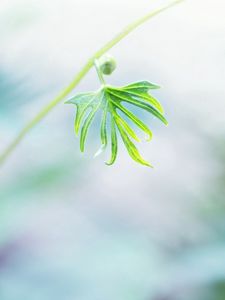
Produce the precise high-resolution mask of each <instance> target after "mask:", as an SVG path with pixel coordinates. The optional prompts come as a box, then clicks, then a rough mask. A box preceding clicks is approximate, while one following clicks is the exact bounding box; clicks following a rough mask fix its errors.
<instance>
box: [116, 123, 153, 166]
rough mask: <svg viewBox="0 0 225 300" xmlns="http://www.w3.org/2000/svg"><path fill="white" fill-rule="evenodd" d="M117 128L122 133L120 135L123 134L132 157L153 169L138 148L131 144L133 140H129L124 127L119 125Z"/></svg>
mask: <svg viewBox="0 0 225 300" xmlns="http://www.w3.org/2000/svg"><path fill="white" fill-rule="evenodd" d="M117 127H118V129H119V131H120V134H121V137H122V139H123V142H124V144H125V146H126V148H127V151H128V153H129V154H130V156H131V157H132V158H133V160H134V161H136V162H138V163H140V164H142V165H145V166H148V167H152V166H151V165H150V164H149V163H148V162H147V161H145V160H144V159H143V158H142V157H141V155H140V154H139V152H138V150H137V148H136V147H135V145H134V144H133V143H132V142H131V140H130V139H129V137H128V135H127V133H126V131H125V130H124V129H123V127H122V126H121V125H120V124H119V123H117Z"/></svg>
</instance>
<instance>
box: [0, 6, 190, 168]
mask: <svg viewBox="0 0 225 300" xmlns="http://www.w3.org/2000/svg"><path fill="white" fill-rule="evenodd" d="M182 1H184V0H176V1H173V2H172V3H170V4H168V5H166V6H163V7H161V8H159V9H157V10H155V11H153V12H150V13H148V14H147V15H145V16H144V17H142V18H140V19H138V20H137V21H135V22H133V23H132V24H130V25H129V26H127V27H126V28H124V30H122V31H121V32H120V33H119V34H118V35H116V36H115V37H114V38H113V39H112V40H110V41H109V42H108V43H107V44H105V45H104V46H103V47H102V48H101V49H99V50H98V51H97V52H96V53H95V54H94V55H93V56H92V57H91V58H90V59H89V60H88V61H87V63H86V64H85V65H84V66H83V68H82V69H81V70H80V72H78V74H77V75H76V76H75V78H74V80H73V81H72V82H71V83H70V84H69V85H68V86H67V87H66V88H65V89H64V90H63V91H62V92H61V93H60V94H59V95H58V96H57V97H56V98H54V99H53V100H52V101H51V102H50V103H49V104H48V105H47V106H45V107H44V108H43V109H42V110H41V111H40V112H39V113H38V114H37V115H36V116H35V117H34V119H32V120H31V121H30V122H29V123H28V124H27V125H26V126H25V127H24V128H23V129H22V130H21V131H20V133H19V134H18V135H17V137H16V138H15V139H14V141H13V142H12V143H11V144H10V145H9V146H8V147H7V148H6V149H5V151H4V152H3V153H2V154H1V155H0V165H1V164H2V163H3V162H4V161H5V160H6V159H7V158H8V156H9V155H10V154H11V153H12V152H13V150H14V149H15V148H16V147H17V145H18V144H19V143H20V142H21V141H22V140H23V139H24V137H25V136H26V135H27V133H28V132H29V131H30V130H31V129H32V128H33V127H34V126H35V125H36V124H38V123H39V122H40V121H41V120H42V119H43V118H44V117H45V116H46V115H47V114H48V113H49V112H50V111H51V110H52V109H53V108H54V107H55V106H56V105H57V104H58V103H59V102H61V101H62V100H63V99H64V98H65V97H66V96H67V95H69V94H70V92H71V91H72V90H73V89H74V88H75V87H76V86H77V85H78V84H79V82H80V81H81V80H82V79H83V77H85V75H86V74H87V73H88V72H89V70H90V69H91V68H92V67H93V65H94V62H95V60H96V59H98V58H100V57H101V56H102V55H103V54H105V53H106V52H108V50H110V49H111V48H112V47H114V46H115V45H116V44H118V43H119V42H120V41H121V40H122V39H123V38H125V37H126V36H127V35H128V34H129V33H131V32H132V31H133V30H135V29H136V28H137V27H139V26H140V25H142V24H143V23H145V22H146V21H148V20H149V19H151V18H153V17H154V16H156V15H158V14H160V13H161V12H163V11H165V10H167V9H169V8H170V7H172V6H174V5H176V4H178V3H180V2H182Z"/></svg>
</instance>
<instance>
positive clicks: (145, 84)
mask: <svg viewBox="0 0 225 300" xmlns="http://www.w3.org/2000/svg"><path fill="white" fill-rule="evenodd" d="M159 88H160V86H158V85H156V84H153V83H151V82H149V81H139V82H134V83H131V84H129V85H126V86H123V87H122V88H121V89H122V90H127V91H133V92H134V91H139V92H148V90H153V89H159Z"/></svg>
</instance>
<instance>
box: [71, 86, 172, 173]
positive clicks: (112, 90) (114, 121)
mask: <svg viewBox="0 0 225 300" xmlns="http://www.w3.org/2000/svg"><path fill="white" fill-rule="evenodd" d="M157 88H159V87H158V86H157V85H154V84H152V83H150V82H148V81H140V82H136V83H132V84H129V85H127V86H124V87H118V88H117V87H113V86H109V85H103V86H102V87H101V89H100V90H98V91H97V92H88V93H81V94H78V95H76V96H74V97H72V98H71V99H69V100H68V101H67V102H66V103H70V104H74V105H76V107H77V112H76V118H75V132H76V133H78V132H79V129H80V128H81V134H80V149H81V151H82V152H83V151H84V148H85V141H86V138H87V134H88V130H89V127H90V125H91V123H92V121H93V119H94V117H95V115H96V113H97V111H98V110H102V119H101V127H100V138H101V147H100V149H99V151H98V152H97V153H96V155H99V154H100V153H101V152H102V151H103V150H104V149H105V148H106V146H107V144H108V134H107V116H108V114H109V115H110V116H111V123H110V128H111V129H110V130H111V134H110V139H111V158H110V160H109V162H107V163H106V164H107V165H112V164H113V163H114V162H115V160H116V157H117V151H118V140H117V129H118V132H119V134H120V136H121V138H122V141H123V143H124V145H125V147H126V149H127V151H128V154H129V155H130V156H131V158H132V159H133V160H134V161H136V162H138V163H140V164H142V165H145V166H150V167H151V165H150V164H149V163H148V162H147V161H146V160H144V159H143V158H142V157H141V155H140V154H139V152H138V150H137V148H136V146H135V145H134V143H133V142H132V141H131V139H130V137H131V138H132V139H134V140H135V141H136V142H140V139H139V138H138V136H137V134H136V133H135V131H134V130H133V128H132V127H131V126H130V124H128V122H127V120H126V119H125V118H124V117H125V116H126V118H128V119H129V120H130V121H131V122H132V123H134V124H135V125H136V126H137V127H139V128H140V129H141V130H142V131H144V132H145V133H146V134H147V136H148V140H150V139H151V138H152V132H151V130H150V129H149V128H148V126H147V125H146V124H145V123H144V122H142V121H141V120H140V118H138V117H137V116H135V115H134V114H133V113H132V112H131V111H130V110H129V109H127V108H125V107H124V106H123V105H122V102H127V103H129V104H132V105H133V106H136V107H138V108H140V109H143V110H145V111H147V112H148V113H150V114H151V115H153V116H155V117H156V118H158V119H159V120H160V121H162V122H163V123H164V124H165V125H167V124H168V123H167V120H166V119H165V117H164V111H163V108H162V105H161V104H160V103H159V102H158V101H157V100H156V99H155V98H154V97H153V96H151V95H150V94H148V91H149V90H151V89H157ZM86 115H87V116H86ZM85 116H86V117H85ZM83 120H84V122H83ZM82 122H83V124H82ZM96 155H95V156H96Z"/></svg>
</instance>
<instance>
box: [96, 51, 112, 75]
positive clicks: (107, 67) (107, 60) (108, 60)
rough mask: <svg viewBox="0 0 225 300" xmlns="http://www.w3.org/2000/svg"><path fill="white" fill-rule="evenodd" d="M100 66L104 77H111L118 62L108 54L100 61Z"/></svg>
mask: <svg viewBox="0 0 225 300" xmlns="http://www.w3.org/2000/svg"><path fill="white" fill-rule="evenodd" d="M99 65H100V69H101V71H102V73H103V74H104V75H110V74H112V72H113V71H114V70H115V69H116V61H115V59H114V58H113V57H112V56H111V55H109V54H106V55H104V56H102V57H101V58H100V59H99Z"/></svg>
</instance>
